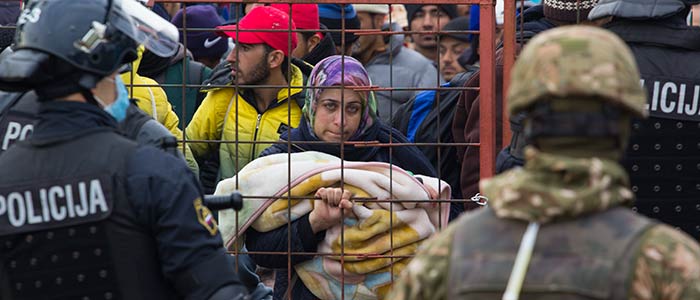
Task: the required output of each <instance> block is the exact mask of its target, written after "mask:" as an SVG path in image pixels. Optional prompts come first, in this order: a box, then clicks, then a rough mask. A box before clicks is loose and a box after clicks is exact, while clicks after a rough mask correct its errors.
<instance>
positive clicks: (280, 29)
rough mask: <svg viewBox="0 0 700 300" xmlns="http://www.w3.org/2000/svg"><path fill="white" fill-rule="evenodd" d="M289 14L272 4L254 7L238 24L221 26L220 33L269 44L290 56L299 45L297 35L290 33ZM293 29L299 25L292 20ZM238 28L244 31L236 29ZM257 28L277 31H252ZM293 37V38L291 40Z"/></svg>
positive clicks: (237, 38) (254, 42)
mask: <svg viewBox="0 0 700 300" xmlns="http://www.w3.org/2000/svg"><path fill="white" fill-rule="evenodd" d="M289 23H290V22H289V15H288V14H287V13H285V12H283V11H281V10H279V9H276V8H274V7H270V6H259V7H256V8H253V10H251V11H250V12H249V13H248V14H247V15H245V17H243V18H242V19H241V20H240V21H239V22H238V24H236V25H227V26H219V27H217V29H220V30H221V31H220V34H222V35H224V36H228V37H231V38H233V39H234V40H236V41H238V42H241V43H244V44H267V45H268V46H270V47H272V49H275V50H280V51H282V52H283V53H284V55H285V56H289V51H290V49H294V48H296V47H297V35H296V34H290V33H289V29H290V28H289ZM291 24H292V28H291V30H296V29H297V27H296V25H295V24H294V21H293V20H292V22H291ZM236 28H238V29H240V30H244V31H236ZM255 29H258V30H260V29H262V30H270V29H273V30H275V31H250V30H255ZM290 37H291V40H290Z"/></svg>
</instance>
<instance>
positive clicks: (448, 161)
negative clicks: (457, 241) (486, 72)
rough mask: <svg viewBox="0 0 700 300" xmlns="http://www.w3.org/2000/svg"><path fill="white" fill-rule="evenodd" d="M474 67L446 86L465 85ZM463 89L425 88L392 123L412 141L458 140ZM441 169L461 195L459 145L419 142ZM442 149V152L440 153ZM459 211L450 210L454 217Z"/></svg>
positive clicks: (454, 192)
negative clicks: (455, 132) (456, 117)
mask: <svg viewBox="0 0 700 300" xmlns="http://www.w3.org/2000/svg"><path fill="white" fill-rule="evenodd" d="M476 70H477V69H476V68H471V69H470V70H468V71H467V72H464V73H460V74H458V75H457V76H455V77H454V78H453V79H452V80H451V81H450V82H449V83H446V84H444V85H443V87H449V88H453V87H462V86H464V84H465V83H466V81H467V80H468V79H469V77H471V75H472V74H473V73H474V72H475V71H476ZM461 93H462V90H442V91H440V93H439V94H438V93H437V92H436V91H435V90H431V91H423V92H421V93H420V94H418V95H417V96H416V97H413V98H412V99H411V100H409V101H408V102H406V103H404V104H403V105H401V106H400V107H399V109H398V110H397V111H396V114H394V120H393V123H392V126H393V127H394V128H396V129H397V130H399V131H400V132H401V133H403V134H405V135H406V137H407V138H408V140H409V141H410V142H412V143H438V142H440V143H443V144H450V143H453V142H454V139H453V137H452V119H453V118H454V113H455V108H456V106H457V101H458V99H459V96H460V94H461ZM417 147H418V149H420V150H421V152H423V154H425V156H426V157H427V158H428V160H429V161H430V162H432V163H433V164H434V166H435V168H436V169H437V170H438V175H439V177H440V178H441V179H442V180H444V181H445V182H447V183H448V184H450V186H451V187H452V198H453V199H461V198H462V191H461V189H460V188H459V165H457V164H455V162H456V161H457V149H456V148H455V146H452V145H448V146H442V147H437V146H420V145H419V146H417ZM438 153H439V155H438ZM455 213H457V212H451V213H450V219H452V218H454V217H456V214H455Z"/></svg>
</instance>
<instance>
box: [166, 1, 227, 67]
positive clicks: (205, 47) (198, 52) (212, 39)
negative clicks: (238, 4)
mask: <svg viewBox="0 0 700 300" xmlns="http://www.w3.org/2000/svg"><path fill="white" fill-rule="evenodd" d="M185 10H186V14H187V20H184V16H185ZM171 22H172V23H173V24H175V26H177V27H178V28H182V27H183V25H184V24H185V23H186V25H187V29H186V30H184V33H185V34H180V43H183V44H185V42H184V40H185V39H184V38H185V37H187V44H185V45H186V46H187V49H188V50H190V52H192V55H193V56H194V58H195V59H198V58H200V57H212V58H220V57H221V56H223V55H224V53H225V52H226V50H228V41H227V40H226V39H225V38H223V37H221V36H219V35H217V34H216V32H214V31H201V29H214V28H216V27H217V26H219V25H221V23H222V20H221V19H220V18H219V15H218V14H217V13H216V8H214V7H213V6H210V5H195V6H188V7H186V8H183V9H180V10H179V11H177V13H176V14H175V16H173V20H172V21H171ZM197 29H199V30H197Z"/></svg>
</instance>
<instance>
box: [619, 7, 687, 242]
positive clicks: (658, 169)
mask: <svg viewBox="0 0 700 300" xmlns="http://www.w3.org/2000/svg"><path fill="white" fill-rule="evenodd" d="M606 27H607V29H609V30H611V31H612V32H614V33H616V34H617V35H618V36H620V37H621V38H622V39H623V40H624V41H625V42H626V43H627V44H628V45H629V46H630V48H631V49H632V52H633V53H634V57H635V58H636V60H637V64H638V65H639V70H640V72H641V75H642V82H641V84H642V85H643V86H644V87H645V88H646V89H647V95H648V109H649V114H650V117H649V118H648V119H646V120H643V121H635V122H634V124H633V127H632V137H631V140H630V143H629V146H628V149H627V151H626V156H625V159H624V160H623V164H624V166H625V168H626V169H627V171H628V172H629V174H630V179H631V183H632V190H633V191H634V192H635V194H636V196H637V201H636V203H635V206H636V209H637V210H638V212H640V213H642V214H644V215H647V216H649V217H651V218H655V219H658V220H661V221H663V222H666V223H668V224H670V225H672V226H675V227H680V228H681V229H682V230H684V231H686V232H687V233H688V234H690V235H691V236H693V237H695V238H696V239H700V209H699V207H698V205H700V201H699V200H698V199H700V107H699V106H700V103H699V102H700V29H698V28H692V27H689V26H687V25H686V23H685V18H684V17H682V16H681V14H679V15H677V16H674V17H670V18H666V19H662V20H644V21H631V20H625V19H617V20H616V21H614V22H612V23H609V24H607V25H606Z"/></svg>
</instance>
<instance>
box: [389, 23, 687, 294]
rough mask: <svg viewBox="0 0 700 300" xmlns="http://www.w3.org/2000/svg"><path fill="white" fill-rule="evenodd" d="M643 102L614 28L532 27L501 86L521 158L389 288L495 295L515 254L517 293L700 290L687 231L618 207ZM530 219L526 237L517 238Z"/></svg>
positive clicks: (625, 193)
mask: <svg viewBox="0 0 700 300" xmlns="http://www.w3.org/2000/svg"><path fill="white" fill-rule="evenodd" d="M645 104H646V99H645V93H644V91H643V90H642V88H641V86H640V84H639V72H638V70H637V66H636V64H635V61H634V58H633V57H632V54H631V53H630V51H629V49H628V48H627V47H626V46H625V45H624V43H623V42H622V41H621V40H620V39H619V38H617V37H616V36H615V35H613V34H611V33H609V32H607V31H605V30H603V29H598V28H595V27H588V26H569V27H561V28H557V29H553V30H551V31H547V32H545V33H542V34H540V35H538V36H536V37H535V38H534V39H533V40H532V41H530V43H529V44H528V45H527V46H526V47H525V48H524V50H523V52H522V53H521V55H520V57H519V59H518V61H517V62H516V65H515V67H514V70H513V80H512V84H511V86H510V89H509V91H508V105H509V110H510V113H511V114H514V113H518V112H525V113H526V114H527V117H526V121H525V128H526V129H525V131H526V136H527V138H528V141H529V146H528V147H527V148H526V151H525V152H526V153H525V159H526V164H525V166H524V168H518V169H514V170H511V171H508V172H506V173H503V174H501V175H499V176H497V177H494V178H492V179H489V180H482V182H481V190H482V191H483V192H484V194H485V195H487V196H488V197H489V198H490V199H491V201H490V202H489V204H490V206H489V207H488V208H487V209H483V210H480V211H476V212H473V213H468V214H466V215H463V216H462V217H461V218H460V219H458V220H456V221H455V222H453V223H452V224H451V225H450V226H449V227H447V228H446V229H445V230H444V231H443V232H441V233H440V234H438V235H437V236H435V237H433V238H432V239H431V240H430V241H429V242H427V243H426V244H424V248H423V249H422V250H421V252H420V253H419V254H418V256H417V257H415V258H414V259H413V261H412V262H411V263H410V264H409V266H408V267H407V269H406V270H405V271H404V273H403V274H402V276H401V278H400V279H399V281H398V282H396V283H395V286H394V290H393V293H392V295H390V297H389V299H501V296H502V295H504V291H505V290H506V284H507V283H508V282H509V278H511V270H512V269H513V268H514V261H515V260H516V256H517V257H518V258H520V256H521V254H522V257H525V258H526V259H525V261H527V260H528V259H529V262H526V263H525V264H524V265H525V266H526V269H525V270H526V271H524V274H525V275H524V280H520V281H518V280H513V281H514V282H515V283H516V284H514V286H517V283H520V284H522V288H521V289H519V290H518V289H515V290H516V291H517V293H516V295H519V297H520V299H640V300H641V299H664V300H675V299H700V247H699V246H698V245H697V244H696V242H695V241H693V240H692V239H691V238H690V237H688V236H686V235H685V234H684V233H682V232H680V231H677V230H675V229H673V228H671V227H668V226H666V225H662V224H659V223H655V222H654V221H651V220H650V219H647V218H644V217H642V216H639V215H636V214H635V213H633V212H631V210H629V209H628V208H627V206H629V205H630V204H631V202H632V200H633V197H634V195H633V193H632V192H631V190H630V188H629V179H628V177H627V174H626V173H625V171H624V169H623V168H622V167H621V166H620V165H619V164H618V163H617V161H618V160H619V159H620V156H621V155H622V153H623V151H624V149H625V146H626V143H627V139H628V137H629V135H630V120H631V118H632V117H644V116H645V115H646V114H647V112H646V110H645ZM528 223H530V224H531V226H528ZM532 224H536V225H534V226H538V225H539V232H537V230H533V233H534V235H533V236H534V238H532V239H529V240H530V241H534V246H533V247H532V248H529V249H528V248H527V247H526V246H525V245H527V244H526V243H523V244H522V245H520V246H523V247H522V248H521V250H519V244H520V240H521V237H522V238H523V241H525V240H528V238H526V237H524V235H523V232H524V231H525V230H526V227H527V228H528V233H529V232H530V228H531V227H532ZM525 236H527V235H525ZM516 273H518V272H513V274H516ZM518 274H522V272H521V273H518ZM513 278H517V277H515V276H513ZM513 278H511V279H513ZM508 286H509V287H510V284H509V285H508ZM503 299H506V298H505V297H504V298H503ZM509 299H517V298H516V297H513V298H509Z"/></svg>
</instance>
